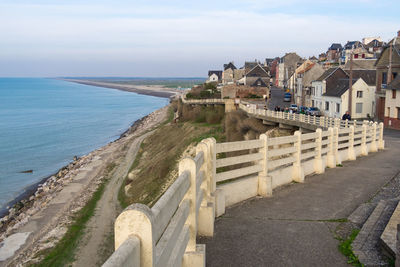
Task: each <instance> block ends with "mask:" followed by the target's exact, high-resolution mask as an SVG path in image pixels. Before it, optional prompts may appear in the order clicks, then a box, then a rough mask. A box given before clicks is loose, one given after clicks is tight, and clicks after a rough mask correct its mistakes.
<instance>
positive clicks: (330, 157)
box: [326, 127, 336, 168]
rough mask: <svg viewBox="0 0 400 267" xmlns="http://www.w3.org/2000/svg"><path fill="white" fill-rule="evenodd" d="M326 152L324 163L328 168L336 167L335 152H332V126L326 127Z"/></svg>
mask: <svg viewBox="0 0 400 267" xmlns="http://www.w3.org/2000/svg"><path fill="white" fill-rule="evenodd" d="M328 133H329V135H328V154H327V156H326V165H327V166H328V167H329V168H335V167H336V158H335V152H334V132H333V128H332V127H329V129H328Z"/></svg>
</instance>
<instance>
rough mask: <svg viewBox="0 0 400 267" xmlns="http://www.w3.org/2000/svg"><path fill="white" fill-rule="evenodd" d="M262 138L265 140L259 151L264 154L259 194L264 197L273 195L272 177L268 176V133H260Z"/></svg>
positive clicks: (259, 175)
mask: <svg viewBox="0 0 400 267" xmlns="http://www.w3.org/2000/svg"><path fill="white" fill-rule="evenodd" d="M260 140H261V141H262V142H263V146H262V148H260V149H259V153H261V154H262V155H263V158H262V160H261V161H260V164H261V166H262V171H261V172H259V173H258V192H257V193H258V195H260V196H262V197H270V196H272V177H271V176H268V136H267V135H266V134H261V135H260Z"/></svg>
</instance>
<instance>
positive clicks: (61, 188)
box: [0, 80, 178, 266]
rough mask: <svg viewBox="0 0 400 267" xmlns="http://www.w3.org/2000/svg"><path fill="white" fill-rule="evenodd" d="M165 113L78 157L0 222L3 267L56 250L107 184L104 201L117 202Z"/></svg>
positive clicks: (144, 89)
mask: <svg viewBox="0 0 400 267" xmlns="http://www.w3.org/2000/svg"><path fill="white" fill-rule="evenodd" d="M69 81H71V82H78V83H83V84H87V85H94V86H100V87H107V88H113V89H118V90H123V91H129V92H135V93H139V94H145V95H153V96H158V97H166V98H169V97H171V96H173V95H176V94H177V93H178V90H176V91H175V90H173V89H169V88H164V87H160V86H154V87H153V86H134V87H135V88H133V87H131V86H119V85H115V86H113V85H112V84H111V85H110V84H109V83H105V82H104V83H103V82H92V81H81V80H79V81H78V80H69ZM167 113H168V106H166V107H164V108H161V109H159V110H156V111H154V112H153V113H151V114H149V115H148V116H146V117H144V118H142V119H140V120H137V121H136V122H135V123H134V124H133V125H132V126H131V127H130V128H129V129H128V130H127V131H125V132H124V133H123V134H122V135H121V136H120V138H119V139H117V140H115V141H113V142H110V143H108V144H107V145H105V146H103V147H101V148H99V149H96V150H94V151H92V152H90V153H88V154H87V155H84V156H82V157H80V158H75V159H74V160H73V161H72V162H71V163H69V164H68V165H67V166H65V167H63V168H61V169H60V170H59V171H58V172H57V173H55V174H54V175H51V176H50V177H48V178H46V179H44V180H42V181H40V182H39V183H37V184H35V185H33V186H31V187H30V188H29V190H26V191H25V192H24V193H23V194H22V195H21V196H19V197H18V198H17V199H16V200H14V202H15V204H14V205H13V206H12V207H11V208H10V209H9V210H8V214H7V215H5V216H4V217H3V218H1V219H0V242H2V246H1V247H0V266H14V265H16V264H21V263H30V262H31V260H32V259H33V258H34V255H36V254H37V253H38V252H40V251H42V250H44V249H46V248H49V247H52V246H54V244H55V243H56V242H57V241H58V240H60V239H61V237H62V236H63V235H64V233H65V232H66V230H67V229H68V226H69V225H70V223H71V222H72V219H71V218H72V217H73V216H74V214H76V213H77V212H79V210H80V209H81V208H82V207H83V206H85V204H86V203H87V202H88V201H89V200H90V199H91V197H92V195H93V193H94V192H96V190H97V189H98V187H99V186H100V185H101V184H103V183H104V179H106V178H107V179H108V180H107V186H106V189H105V191H106V192H108V194H106V193H105V195H106V196H108V197H109V198H110V199H109V200H108V201H106V202H107V203H108V202H109V203H112V202H113V201H114V202H115V201H117V200H116V195H117V194H118V190H119V188H120V186H121V183H122V181H123V179H122V178H123V177H125V176H126V174H127V172H128V169H129V167H130V165H131V164H132V162H133V161H134V158H135V156H136V153H137V151H138V149H139V147H140V143H141V141H142V140H143V139H144V138H145V137H146V136H147V135H148V134H150V133H151V130H152V129H153V128H154V127H155V126H157V125H158V124H160V123H161V122H162V121H164V120H165V119H166V116H167ZM111 167H112V168H111ZM116 173H117V174H118V175H116ZM114 204H115V203H113V205H111V206H108V208H107V207H106V209H108V210H109V213H108V215H109V218H108V219H109V220H110V221H109V222H108V221H107V218H106V219H104V218H103V219H102V220H103V221H107V223H104V224H103V225H102V227H103V228H104V229H103V230H104V231H109V228H110V225H109V223H111V224H112V222H113V220H114V218H115V217H116V216H117V214H118V213H119V211H118V210H116V209H115V205H114ZM106 206H107V205H106ZM111 229H112V227H111ZM99 230H100V231H102V228H101V227H99Z"/></svg>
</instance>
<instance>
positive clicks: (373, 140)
mask: <svg viewBox="0 0 400 267" xmlns="http://www.w3.org/2000/svg"><path fill="white" fill-rule="evenodd" d="M371 132H372V134H371V135H372V136H371V149H370V150H371V152H376V151H378V147H377V145H376V122H374V123H373V124H372V131H371Z"/></svg>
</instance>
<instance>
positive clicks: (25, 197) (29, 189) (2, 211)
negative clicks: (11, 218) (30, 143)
mask: <svg viewBox="0 0 400 267" xmlns="http://www.w3.org/2000/svg"><path fill="white" fill-rule="evenodd" d="M167 106H168V105H167ZM156 111H157V110H155V111H153V112H156ZM153 112H152V113H153ZM152 113H150V114H148V115H146V116H144V117H142V118H140V119H137V120H136V121H134V122H133V123H132V124H131V125H130V126H129V127H128V128H127V129H126V130H125V131H124V132H122V133H121V134H120V136H119V137H118V138H116V139H115V140H113V141H110V142H108V143H107V144H105V145H103V146H101V147H99V148H96V149H94V150H92V151H90V152H88V153H86V154H84V155H82V156H80V157H77V160H71V161H70V162H68V163H67V164H66V165H64V166H62V167H61V168H60V169H58V170H57V171H56V172H54V173H52V174H50V175H48V176H46V177H42V178H39V181H38V182H35V183H33V184H31V185H28V186H26V187H25V188H24V189H22V190H23V191H22V192H21V193H18V195H17V196H16V197H15V198H13V199H11V200H9V201H8V202H6V203H5V204H4V205H2V206H1V207H0V220H1V219H3V218H4V217H5V216H8V215H9V214H10V209H13V208H15V206H16V205H17V204H19V206H25V205H26V203H28V202H29V201H30V198H31V197H32V196H35V193H36V192H37V191H38V189H39V188H40V187H41V186H42V185H44V184H46V183H47V182H48V181H49V180H50V179H51V178H52V177H55V176H57V175H58V174H59V173H62V172H63V171H65V170H68V169H69V168H70V167H71V164H74V162H76V161H78V160H79V159H81V158H84V157H87V156H88V155H89V154H91V153H93V152H95V151H97V150H99V149H103V148H105V147H106V146H108V145H110V144H112V143H114V142H116V141H118V140H120V139H122V138H123V137H126V136H127V135H128V134H129V133H132V132H134V131H135V129H136V128H137V127H138V126H139V125H140V124H141V123H142V122H143V121H144V120H145V119H146V118H147V117H149V116H150V115H151V114H152ZM18 211H19V210H18ZM1 228H2V227H1V225H0V232H1V230H3V229H1Z"/></svg>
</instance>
